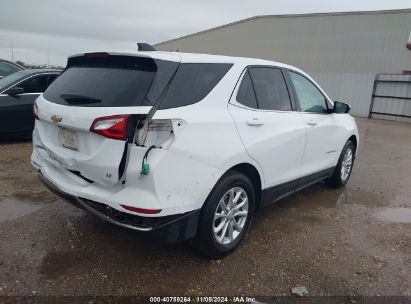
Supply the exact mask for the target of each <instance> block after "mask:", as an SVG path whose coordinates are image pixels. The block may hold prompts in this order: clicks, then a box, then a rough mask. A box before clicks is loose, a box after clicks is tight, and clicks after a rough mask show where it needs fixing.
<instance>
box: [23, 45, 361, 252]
mask: <svg viewBox="0 0 411 304" xmlns="http://www.w3.org/2000/svg"><path fill="white" fill-rule="evenodd" d="M34 109H35V115H36V118H37V119H36V126H35V130H34V132H33V153H32V157H31V159H32V164H33V165H34V167H36V168H37V169H38V172H39V178H40V180H41V181H42V182H43V183H44V184H45V185H46V186H47V187H49V189H50V190H52V191H54V192H55V193H57V194H58V195H60V196H61V197H63V198H65V199H67V200H68V201H70V202H72V203H74V204H75V205H77V206H80V207H81V208H84V209H86V210H88V211H89V212H91V213H94V214H95V215H97V216H99V217H100V218H102V219H104V220H106V221H108V222H110V223H113V224H117V225H119V226H122V227H127V228H130V229H134V230H137V231H141V232H144V233H146V234H151V235H152V236H153V237H154V236H157V237H162V238H164V239H165V241H167V242H177V241H182V240H186V239H193V241H192V243H193V244H195V246H197V248H199V249H200V250H201V251H202V252H203V253H205V254H206V255H208V256H210V257H213V258H219V257H222V256H224V255H226V254H228V253H230V252H232V251H233V250H234V249H235V248H236V247H237V246H238V245H239V244H240V242H241V240H242V239H243V238H244V236H245V234H246V232H247V230H248V228H249V226H250V224H251V221H252V218H253V215H254V213H255V212H256V211H257V210H259V209H261V208H262V207H263V206H264V205H267V204H269V203H272V202H275V201H276V200H278V199H280V198H282V197H284V196H286V195H288V194H291V193H294V192H296V191H298V190H300V189H302V188H304V187H307V186H309V185H311V184H314V183H316V182H319V181H323V180H325V181H326V182H327V184H329V185H332V186H336V187H339V186H343V185H345V184H346V183H347V181H348V179H349V177H350V174H351V170H352V168H353V163H354V158H355V155H356V152H357V149H358V142H359V141H358V132H357V127H356V123H355V120H354V118H353V117H351V116H350V115H349V114H348V111H349V109H350V107H349V106H348V105H347V104H344V103H341V102H332V101H331V100H330V98H329V97H328V96H327V95H326V93H325V92H324V91H323V90H322V89H321V88H320V87H319V86H318V84H317V83H316V82H315V81H314V80H313V79H312V78H311V77H310V76H308V75H307V74H306V73H304V72H303V71H301V70H299V69H297V68H295V67H292V66H289V65H285V64H282V63H277V62H272V61H266V60H259V59H250V58H236V57H225V56H213V55H203V54H186V53H172V52H156V51H151V52H150V51H147V52H138V53H136V54H120V53H87V54H80V55H76V56H72V57H70V58H69V59H68V65H67V67H66V69H65V71H64V72H63V73H62V75H61V76H60V77H59V78H58V79H57V80H56V81H55V82H54V83H53V84H52V85H51V86H50V87H49V88H48V90H47V91H46V92H45V93H44V94H43V95H41V96H40V97H39V98H38V99H37V100H36V104H35V106H34Z"/></svg>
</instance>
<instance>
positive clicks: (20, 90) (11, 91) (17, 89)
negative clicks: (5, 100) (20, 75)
mask: <svg viewBox="0 0 411 304" xmlns="http://www.w3.org/2000/svg"><path fill="white" fill-rule="evenodd" d="M4 93H5V94H8V95H11V96H15V95H20V94H23V93H24V89H23V88H20V87H12V88H10V89H8V90H7V91H6V92H4Z"/></svg>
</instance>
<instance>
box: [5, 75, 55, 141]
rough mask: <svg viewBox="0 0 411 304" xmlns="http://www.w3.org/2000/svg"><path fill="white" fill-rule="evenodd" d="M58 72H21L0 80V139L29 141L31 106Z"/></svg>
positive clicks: (32, 126)
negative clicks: (27, 139)
mask: <svg viewBox="0 0 411 304" xmlns="http://www.w3.org/2000/svg"><path fill="white" fill-rule="evenodd" d="M60 72H61V71H59V70H30V69H27V70H22V71H19V72H16V73H14V74H11V75H9V76H6V77H4V78H2V79H0V138H3V139H4V138H22V137H31V135H32V133H33V128H34V116H33V103H34V100H35V99H36V98H37V97H38V96H39V95H40V94H41V93H43V92H44V91H45V90H46V89H47V87H48V86H49V85H50V84H51V83H52V82H53V81H54V79H56V78H57V77H58V75H59V74H60Z"/></svg>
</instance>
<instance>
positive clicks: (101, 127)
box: [90, 115, 130, 140]
mask: <svg viewBox="0 0 411 304" xmlns="http://www.w3.org/2000/svg"><path fill="white" fill-rule="evenodd" d="M129 117H130V115H113V116H105V117H99V118H96V119H95V120H94V121H93V123H92V125H91V127H90V132H93V133H97V134H100V135H103V136H105V137H107V138H111V139H118V140H126V138H127V122H128V118H129Z"/></svg>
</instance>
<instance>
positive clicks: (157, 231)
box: [38, 171, 200, 243]
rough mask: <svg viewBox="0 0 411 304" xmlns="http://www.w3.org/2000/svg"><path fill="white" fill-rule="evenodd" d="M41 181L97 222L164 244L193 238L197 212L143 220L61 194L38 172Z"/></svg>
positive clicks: (95, 203) (79, 198)
mask: <svg viewBox="0 0 411 304" xmlns="http://www.w3.org/2000/svg"><path fill="white" fill-rule="evenodd" d="M38 176H39V179H40V181H41V182H42V183H43V184H44V185H45V186H46V187H47V188H48V189H49V190H50V191H52V192H53V193H55V194H56V195H58V196H59V197H61V198H63V199H64V200H65V201H67V202H69V203H71V204H72V205H74V206H76V207H79V208H81V209H84V210H86V211H88V212H90V213H92V214H94V215H96V216H98V217H99V218H101V219H103V220H105V221H107V222H109V223H112V224H115V225H118V226H121V227H124V228H128V229H132V230H135V231H138V232H142V233H143V234H144V235H146V236H149V237H155V238H156V239H160V240H161V241H164V242H167V243H176V242H181V241H184V240H187V239H190V238H192V237H194V236H195V235H196V233H197V227H198V221H199V216H200V209H197V210H193V211H190V212H186V213H183V214H176V215H168V216H162V217H144V216H138V215H133V214H130V213H126V212H121V211H119V210H116V209H114V208H112V207H110V206H108V205H105V204H102V203H99V202H95V201H91V200H88V199H85V198H81V197H77V196H74V195H71V194H69V193H66V192H64V191H62V190H61V189H60V188H59V187H57V186H56V185H55V184H53V183H52V182H51V181H50V180H48V179H47V178H46V177H45V176H44V175H43V174H42V173H41V171H38Z"/></svg>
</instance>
